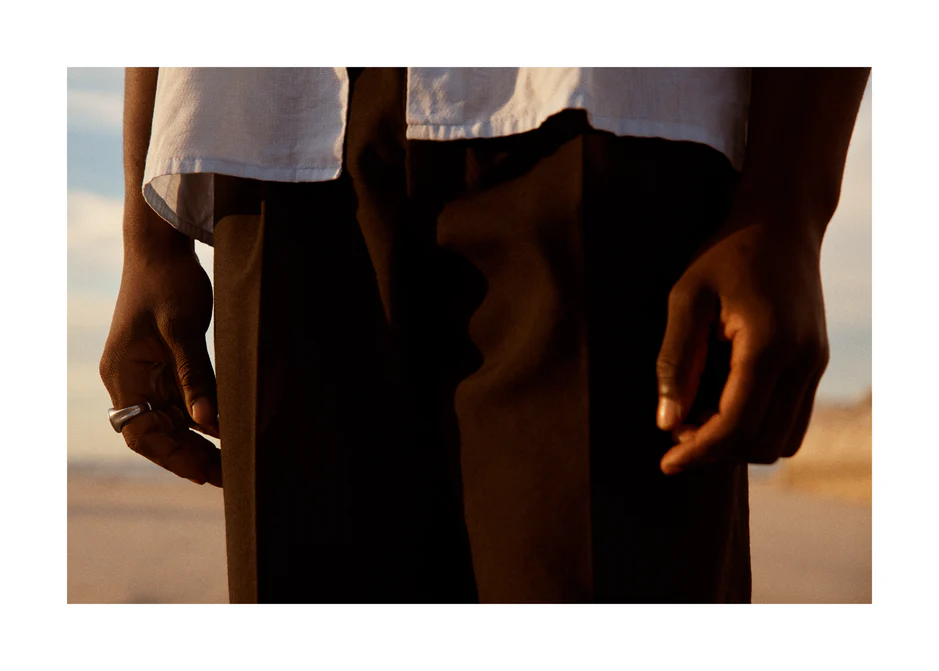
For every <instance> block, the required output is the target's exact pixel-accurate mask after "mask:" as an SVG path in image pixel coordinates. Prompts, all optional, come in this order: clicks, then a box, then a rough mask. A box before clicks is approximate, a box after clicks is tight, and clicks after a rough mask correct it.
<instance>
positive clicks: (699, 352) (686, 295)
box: [655, 287, 716, 431]
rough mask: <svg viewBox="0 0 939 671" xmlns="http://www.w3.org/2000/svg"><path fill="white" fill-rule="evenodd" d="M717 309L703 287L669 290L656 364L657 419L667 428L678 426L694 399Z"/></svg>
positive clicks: (667, 429)
mask: <svg viewBox="0 0 939 671" xmlns="http://www.w3.org/2000/svg"><path fill="white" fill-rule="evenodd" d="M715 312H716V309H715V302H714V299H713V296H712V295H711V294H710V292H708V291H706V290H705V289H704V288H703V287H696V288H694V289H691V290H689V289H686V288H679V287H676V288H674V289H672V292H671V294H669V297H668V321H667V323H666V326H665V337H664V339H663V341H662V348H661V349H660V350H659V357H658V359H657V360H656V366H655V369H656V375H657V377H658V387H659V404H658V411H657V413H656V415H657V417H656V423H657V424H658V427H659V428H660V429H662V430H663V431H671V430H673V429H675V428H676V427H678V426H679V425H680V424H681V422H682V420H684V419H685V417H687V415H688V411H689V410H690V409H691V406H692V404H693V403H694V399H695V396H696V395H697V392H698V381H699V380H700V378H701V373H702V372H703V371H704V363H705V360H706V359H707V351H708V333H709V330H710V325H711V322H712V321H713V319H714V316H715Z"/></svg>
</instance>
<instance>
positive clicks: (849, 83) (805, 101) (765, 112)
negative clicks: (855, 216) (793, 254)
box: [740, 68, 870, 246]
mask: <svg viewBox="0 0 939 671" xmlns="http://www.w3.org/2000/svg"><path fill="white" fill-rule="evenodd" d="M869 75H870V69H869V68H755V69H754V70H753V79H752V87H751V98H750V114H749V121H748V130H747V153H746V158H745V161H744V168H743V174H742V177H741V185H740V186H741V198H742V200H743V201H744V202H745V203H746V204H747V205H745V207H756V208H757V209H762V210H763V211H764V212H768V213H771V216H772V218H773V219H775V220H777V221H779V222H780V225H784V226H786V227H790V228H791V229H792V230H793V232H796V233H799V234H806V235H807V236H808V239H810V240H811V241H812V243H813V244H818V245H819V246H820V245H821V240H822V236H823V235H824V233H825V228H826V227H827V226H828V222H829V220H830V219H831V217H832V215H833V214H834V211H835V208H836V207H837V205H838V199H839V196H840V193H841V179H842V175H843V173H844V165H845V158H846V156H847V152H848V144H849V142H850V141H851V133H852V131H853V129H854V121H855V118H856V116H857V111H858V107H859V106H860V103H861V98H862V97H863V95H864V88H865V86H866V85H867V79H868V76H869ZM775 215H780V216H775Z"/></svg>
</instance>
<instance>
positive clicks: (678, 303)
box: [668, 285, 697, 313]
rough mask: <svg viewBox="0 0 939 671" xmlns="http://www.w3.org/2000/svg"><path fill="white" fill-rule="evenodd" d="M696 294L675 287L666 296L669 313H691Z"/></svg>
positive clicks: (682, 287) (678, 286)
mask: <svg viewBox="0 0 939 671" xmlns="http://www.w3.org/2000/svg"><path fill="white" fill-rule="evenodd" d="M696 296H697V293H696V292H695V291H692V290H690V289H688V288H687V287H684V286H681V285H676V286H675V287H673V288H672V290H671V291H670V292H669V294H668V310H669V312H673V313H674V312H693V311H694V306H695V303H696V302H697V297H696Z"/></svg>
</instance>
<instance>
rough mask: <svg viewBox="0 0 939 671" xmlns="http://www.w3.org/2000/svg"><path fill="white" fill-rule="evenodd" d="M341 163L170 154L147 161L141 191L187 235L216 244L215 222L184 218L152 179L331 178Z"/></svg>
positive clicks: (168, 219) (161, 213) (319, 179)
mask: <svg viewBox="0 0 939 671" xmlns="http://www.w3.org/2000/svg"><path fill="white" fill-rule="evenodd" d="M340 172H341V167H335V168H332V167H325V168H324V167H301V168H277V167H271V166H259V165H252V164H249V163H240V162H237V161H228V160H225V159H216V158H203V157H198V158H192V157H190V158H184V159H180V158H171V159H164V160H162V161H159V162H156V163H153V164H148V165H147V170H146V175H145V177H144V183H143V186H142V189H141V190H142V194H143V198H144V200H145V201H146V202H147V204H148V205H149V206H150V207H151V209H153V211H154V212H156V213H157V214H158V215H159V216H160V217H161V218H162V219H163V220H165V221H166V222H167V223H168V224H170V225H171V226H173V228H175V229H176V230H178V231H179V232H180V233H183V234H184V235H186V236H188V237H190V238H194V239H196V240H198V241H200V242H204V243H205V244H207V245H210V246H211V245H214V228H215V226H214V222H213V221H212V218H211V217H207V218H206V219H205V220H203V221H194V220H191V219H185V218H182V217H180V216H179V214H178V213H177V212H176V211H175V210H173V208H172V207H170V206H169V205H168V204H167V202H166V200H165V199H164V198H163V196H162V195H161V194H160V192H159V191H158V190H157V189H156V188H155V187H154V185H153V183H154V181H156V180H159V179H160V178H163V177H172V176H175V175H184V174H218V175H228V176H230V177H241V178H243V179H256V180H260V181H266V182H328V181H330V180H334V179H336V178H338V177H339V174H340Z"/></svg>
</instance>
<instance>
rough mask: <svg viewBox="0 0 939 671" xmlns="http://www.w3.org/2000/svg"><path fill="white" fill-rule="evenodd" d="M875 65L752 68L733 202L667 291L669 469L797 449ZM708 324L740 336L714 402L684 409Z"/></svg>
mask: <svg viewBox="0 0 939 671" xmlns="http://www.w3.org/2000/svg"><path fill="white" fill-rule="evenodd" d="M869 74H870V71H869V70H868V69H834V70H824V69H822V70H820V69H796V68H793V69H769V70H766V69H756V70H754V72H753V81H752V93H751V104H750V115H749V123H748V138H747V154H746V158H745V162H744V168H743V173H742V175H741V182H740V188H739V190H738V193H737V195H736V202H735V204H734V207H733V209H732V212H731V214H730V216H729V217H728V219H727V221H726V222H725V223H724V224H723V226H722V227H721V229H720V230H719V231H718V233H717V235H716V236H715V237H714V238H713V240H712V241H711V242H710V243H708V244H707V245H705V246H704V248H703V249H702V250H701V251H700V252H699V253H698V255H697V256H696V258H695V260H694V261H693V262H692V263H691V264H690V265H689V267H688V269H687V270H686V271H685V272H684V274H683V275H682V277H681V278H680V279H679V281H678V282H677V283H676V285H675V287H674V288H673V290H672V292H671V294H670V297H669V306H668V309H669V311H668V322H667V326H666V333H665V337H664V341H663V343H662V348H661V351H660V353H659V357H658V361H657V371H658V378H659V407H658V417H657V420H658V425H659V428H661V429H662V430H665V431H671V432H672V434H673V437H674V438H675V440H676V443H677V444H676V445H675V446H674V447H673V448H672V449H670V450H669V451H668V452H667V453H666V454H665V455H664V456H663V457H662V461H661V467H662V471H663V472H664V473H666V474H669V475H670V474H674V473H678V472H681V471H683V470H687V469H689V468H693V467H695V466H700V465H702V464H705V463H712V462H715V461H721V460H724V461H737V462H749V463H762V464H768V463H772V462H774V461H776V460H777V459H778V458H780V457H789V456H792V455H794V454H795V453H796V451H797V450H798V449H799V446H800V445H801V443H802V439H803V437H804V436H805V431H806V429H807V428H808V423H809V418H810V417H811V413H812V405H813V403H814V400H815V392H816V389H817V388H818V383H819V381H820V379H821V376H822V373H823V372H824V370H825V366H826V365H827V363H828V337H827V332H826V328H825V308H824V302H823V298H822V286H821V277H820V269H819V259H820V255H821V245H822V238H823V236H824V234H825V229H826V227H827V226H828V222H829V221H830V220H831V217H832V215H833V214H834V211H835V208H836V207H837V203H838V197H839V195H840V191H841V178H842V175H843V173H844V164H845V159H846V156H847V152H848V144H849V142H850V139H851V132H852V130H853V128H854V121H855V118H856V116H857V111H858V107H859V106H860V102H861V97H862V96H863V93H864V88H865V86H866V84H867V79H868V76H869ZM712 327H715V328H714V332H716V333H717V335H718V337H720V338H722V339H725V340H727V341H729V342H730V344H731V360H730V373H729V376H728V378H727V382H726V384H725V386H724V389H723V391H722V394H721V398H720V403H719V407H718V409H717V412H716V413H714V414H713V415H712V416H710V417H702V418H689V417H688V416H687V415H688V410H689V409H690V408H691V406H692V403H693V401H694V398H695V394H696V391H697V385H698V379H699V377H700V375H701V372H702V369H703V365H704V357H705V355H706V352H707V342H708V334H709V332H710V330H711V328H712Z"/></svg>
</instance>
